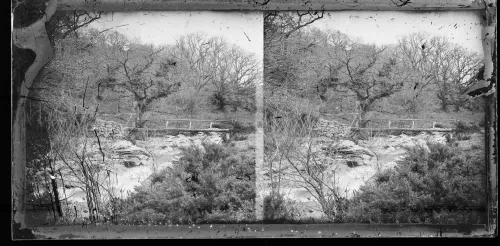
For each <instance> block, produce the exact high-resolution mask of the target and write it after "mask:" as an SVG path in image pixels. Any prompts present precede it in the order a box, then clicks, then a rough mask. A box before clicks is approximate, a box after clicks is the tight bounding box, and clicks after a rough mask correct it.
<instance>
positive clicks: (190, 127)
mask: <svg viewBox="0 0 500 246" xmlns="http://www.w3.org/2000/svg"><path fill="white" fill-rule="evenodd" d="M189 129H191V121H189Z"/></svg>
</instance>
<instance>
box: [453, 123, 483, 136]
mask: <svg viewBox="0 0 500 246" xmlns="http://www.w3.org/2000/svg"><path fill="white" fill-rule="evenodd" d="M454 125H455V132H456V133H474V132H478V131H480V130H481V128H480V127H479V125H478V124H475V123H467V122H464V121H460V120H459V121H457V122H455V124H454Z"/></svg>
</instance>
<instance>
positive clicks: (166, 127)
mask: <svg viewBox="0 0 500 246" xmlns="http://www.w3.org/2000/svg"><path fill="white" fill-rule="evenodd" d="M165 129H168V120H167V124H166V125H165Z"/></svg>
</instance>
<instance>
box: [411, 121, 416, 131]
mask: <svg viewBox="0 0 500 246" xmlns="http://www.w3.org/2000/svg"><path fill="white" fill-rule="evenodd" d="M411 129H415V121H414V120H412V121H411Z"/></svg>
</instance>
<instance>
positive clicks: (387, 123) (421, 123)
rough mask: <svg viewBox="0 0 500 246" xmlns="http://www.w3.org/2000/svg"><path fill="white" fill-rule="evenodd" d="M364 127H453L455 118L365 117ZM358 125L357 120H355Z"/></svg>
mask: <svg viewBox="0 0 500 246" xmlns="http://www.w3.org/2000/svg"><path fill="white" fill-rule="evenodd" d="M367 120H368V122H367V124H366V127H370V128H387V129H391V128H400V129H434V128H450V129H451V128H453V127H454V122H457V119H439V120H435V119H367ZM355 126H356V127H359V121H356V122H355Z"/></svg>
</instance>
